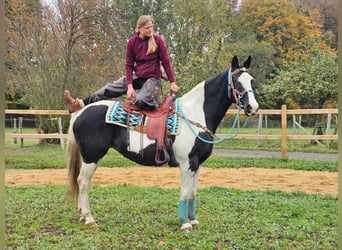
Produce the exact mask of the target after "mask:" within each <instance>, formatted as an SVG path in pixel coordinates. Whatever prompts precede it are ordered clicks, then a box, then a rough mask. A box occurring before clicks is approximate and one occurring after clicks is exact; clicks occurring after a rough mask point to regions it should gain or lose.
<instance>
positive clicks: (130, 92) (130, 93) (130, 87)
mask: <svg viewBox="0 0 342 250" xmlns="http://www.w3.org/2000/svg"><path fill="white" fill-rule="evenodd" d="M127 97H128V98H130V99H134V97H135V91H134V88H133V85H132V84H128V86H127Z"/></svg>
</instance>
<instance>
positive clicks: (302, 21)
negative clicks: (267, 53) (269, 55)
mask: <svg viewBox="0 0 342 250" xmlns="http://www.w3.org/2000/svg"><path fill="white" fill-rule="evenodd" d="M240 15H241V22H243V23H246V24H248V25H250V26H251V27H252V28H253V30H254V31H255V33H256V35H257V39H258V40H259V41H266V42H268V43H270V44H271V45H273V46H274V48H275V49H276V58H277V60H276V66H277V67H280V68H281V67H282V65H283V64H284V63H287V64H291V63H292V62H294V61H295V60H296V58H297V57H298V56H299V54H300V53H301V52H302V51H303V50H304V49H306V48H307V46H306V44H307V43H308V41H309V40H314V41H316V42H317V43H319V44H320V46H321V47H328V46H327V45H326V44H325V42H324V40H323V39H321V38H322V37H321V35H322V34H321V28H322V25H321V23H322V22H321V16H320V13H319V12H318V11H317V10H310V11H308V12H306V11H303V10H302V9H301V8H298V7H297V6H296V5H295V4H294V3H292V2H290V1H278V0H246V1H243V4H242V7H241V13H240Z"/></svg>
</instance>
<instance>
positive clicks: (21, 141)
mask: <svg viewBox="0 0 342 250" xmlns="http://www.w3.org/2000/svg"><path fill="white" fill-rule="evenodd" d="M22 133H23V117H22V116H20V117H19V134H22ZM20 147H22V148H23V147H24V138H20Z"/></svg>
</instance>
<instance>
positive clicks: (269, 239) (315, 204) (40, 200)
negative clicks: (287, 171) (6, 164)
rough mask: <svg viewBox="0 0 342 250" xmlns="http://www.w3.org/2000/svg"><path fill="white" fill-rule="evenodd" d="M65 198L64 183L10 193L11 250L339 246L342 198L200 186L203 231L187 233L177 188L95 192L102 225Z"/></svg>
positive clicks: (94, 205)
mask: <svg viewBox="0 0 342 250" xmlns="http://www.w3.org/2000/svg"><path fill="white" fill-rule="evenodd" d="M65 193H66V190H65V187H61V186H46V187H25V188H24V187H20V188H19V187H17V188H6V197H11V198H10V199H6V204H5V205H6V225H7V226H6V235H5V239H6V249H49V250H50V249H196V250H197V249H337V198H336V197H331V196H322V195H307V194H303V193H285V192H280V191H267V192H261V191H241V190H235V189H227V188H218V187H211V188H205V189H200V190H199V195H198V200H197V204H198V207H197V213H198V219H199V220H200V222H201V226H200V227H199V228H197V229H195V230H194V231H193V232H191V233H184V232H181V231H180V230H179V224H178V220H177V210H178V197H179V191H178V190H177V189H161V188H154V187H147V188H143V187H134V186H116V187H106V188H100V187H93V188H92V189H91V191H90V203H91V208H92V211H93V216H94V217H95V219H96V220H97V222H98V223H99V227H97V228H93V227H87V226H85V225H83V224H81V223H79V222H78V219H79V215H78V213H77V211H76V206H75V204H73V203H70V202H68V200H67V199H66V195H65ZM161 241H162V242H165V245H159V243H160V242H161Z"/></svg>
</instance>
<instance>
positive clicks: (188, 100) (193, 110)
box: [180, 81, 205, 124]
mask: <svg viewBox="0 0 342 250" xmlns="http://www.w3.org/2000/svg"><path fill="white" fill-rule="evenodd" d="M180 102H181V107H182V110H183V112H184V113H185V115H186V116H187V118H188V119H191V120H194V121H197V122H200V123H201V124H205V117H204V112H203V103H204V81H203V82H201V83H199V84H198V85H197V86H195V87H194V88H193V89H191V90H190V91H189V92H187V93H186V94H184V95H183V96H182V97H181V98H180Z"/></svg>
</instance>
